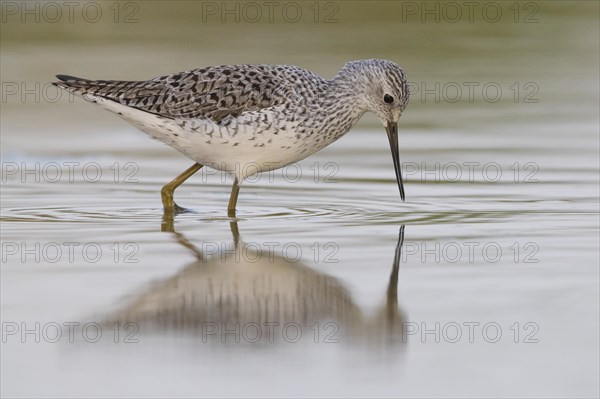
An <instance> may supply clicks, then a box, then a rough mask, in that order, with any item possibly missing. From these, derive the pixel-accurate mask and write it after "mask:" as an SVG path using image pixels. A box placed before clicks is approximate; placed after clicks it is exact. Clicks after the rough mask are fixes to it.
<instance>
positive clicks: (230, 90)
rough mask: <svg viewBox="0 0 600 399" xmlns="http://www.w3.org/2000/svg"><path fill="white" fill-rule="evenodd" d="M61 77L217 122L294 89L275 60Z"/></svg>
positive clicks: (125, 100)
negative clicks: (141, 77)
mask: <svg viewBox="0 0 600 399" xmlns="http://www.w3.org/2000/svg"><path fill="white" fill-rule="evenodd" d="M57 78H58V79H60V80H61V81H60V82H56V83H55V84H56V85H57V86H59V87H63V88H65V89H67V90H69V91H72V92H74V93H76V94H80V95H85V94H92V95H94V96H99V97H102V98H106V99H109V100H112V101H115V102H118V103H121V104H123V105H126V106H128V107H132V108H137V109H139V110H142V111H145V112H149V113H153V114H156V115H159V116H162V117H165V118H171V119H196V118H209V119H211V120H213V121H215V122H217V123H219V122H221V121H222V120H223V119H225V118H227V117H230V116H231V117H236V116H239V115H240V114H241V113H243V112H246V111H258V110H261V109H265V108H269V107H275V106H277V105H280V104H282V103H283V102H285V101H286V100H287V99H289V98H290V97H291V96H293V95H294V90H293V87H292V85H291V84H290V83H289V82H288V80H287V79H286V76H285V73H284V68H278V67H277V66H272V65H234V66H228V65H224V66H216V67H208V68H200V69H194V70H191V71H186V72H180V73H175V74H171V75H165V76H160V77H157V78H154V79H151V80H147V81H118V80H87V79H80V78H75V77H72V76H66V75H57Z"/></svg>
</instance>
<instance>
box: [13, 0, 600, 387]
mask: <svg viewBox="0 0 600 399" xmlns="http://www.w3.org/2000/svg"><path fill="white" fill-rule="evenodd" d="M140 4H141V7H140V12H141V14H140V23H139V25H136V26H134V27H121V26H119V27H118V28H117V29H116V31H115V33H114V35H115V36H114V37H112V36H111V37H109V36H110V35H109V34H108V33H106V32H104V33H103V32H102V31H101V29H100V27H98V26H96V27H94V28H93V29H92V31H91V32H87V31H86V30H85V29H84V28H86V27H85V26H80V25H81V24H80V25H78V24H73V26H71V25H68V24H63V25H60V26H63V29H64V32H70V31H73V30H74V31H77V32H79V33H80V36H78V38H72V39H66V38H65V37H63V36H61V35H63V34H64V33H60V34H59V33H57V30H56V26H49V25H48V24H46V25H43V24H40V25H36V26H22V25H19V24H12V25H10V24H8V25H7V26H3V35H2V81H3V82H21V81H25V82H28V83H29V84H34V83H35V82H42V83H43V82H47V81H48V80H50V79H51V75H52V74H54V73H72V74H75V75H77V74H81V75H86V74H87V75H92V76H100V75H101V74H103V75H107V77H115V78H119V77H123V78H140V77H147V76H146V75H148V77H149V76H152V75H158V74H161V73H163V72H172V71H176V70H179V69H185V68H186V67H188V66H200V65H205V64H215V63H228V62H232V63H234V62H285V63H296V64H301V65H303V66H305V67H308V68H311V69H314V70H315V71H317V72H319V73H322V74H323V75H326V76H331V75H332V74H333V73H334V72H335V70H336V69H337V68H338V67H339V66H340V65H341V64H342V63H343V62H344V61H346V60H349V59H354V58H368V57H381V58H390V59H394V60H396V61H398V62H400V63H401V64H403V65H404V66H405V67H406V68H407V70H408V73H409V78H410V79H411V80H412V81H413V82H414V83H415V87H416V88H419V87H420V86H419V85H421V84H422V83H424V82H425V84H427V85H428V86H427V87H435V84H436V82H441V86H443V85H444V84H447V83H448V82H455V83H458V84H459V85H460V86H462V87H466V86H464V82H478V83H480V85H481V86H483V85H485V84H486V83H489V82H495V83H497V84H498V85H499V86H500V87H501V89H502V90H503V93H504V94H503V96H502V98H501V99H500V100H499V101H497V102H492V101H489V98H488V99H486V98H484V96H483V95H481V93H479V95H476V98H475V99H474V101H469V99H468V98H465V97H464V96H465V95H466V91H465V93H464V95H463V97H462V98H461V99H460V101H458V102H451V101H448V97H444V95H443V94H440V100H439V101H436V99H435V98H434V96H429V97H427V96H426V97H424V98H423V97H421V96H420V93H418V92H417V93H415V94H413V97H412V100H411V104H410V105H409V107H408V109H407V111H406V115H405V116H403V118H402V119H401V121H400V153H401V158H402V162H403V168H404V173H405V176H406V181H405V187H406V190H407V200H406V202H404V203H402V202H401V201H400V199H399V195H398V192H397V187H396V186H395V183H394V171H393V166H392V162H391V158H390V155H389V149H388V144H387V139H386V137H385V133H384V130H383V128H382V127H380V126H378V125H377V121H375V119H374V118H373V117H367V118H365V119H364V120H363V121H362V122H361V123H360V124H359V126H357V127H356V128H355V129H354V130H353V131H352V132H351V133H349V134H348V135H347V136H346V137H344V138H342V139H341V140H340V141H338V142H337V143H335V144H334V145H332V146H330V147H329V148H327V149H325V150H323V151H322V152H320V153H318V154H316V155H315V156H313V157H310V158H308V159H306V160H304V161H303V162H301V163H300V164H298V165H297V166H296V167H291V168H287V169H285V170H284V171H276V172H274V173H273V174H272V175H262V176H259V178H257V179H256V181H254V182H249V183H247V184H245V185H244V186H243V187H242V191H241V194H240V200H239V202H238V220H237V223H232V222H231V220H230V219H229V218H227V217H226V216H225V214H226V212H225V208H226V203H227V199H228V196H229V187H230V183H231V180H230V179H229V178H228V177H225V176H221V175H220V174H218V173H216V172H211V171H202V173H200V172H199V173H198V175H196V176H194V177H192V178H191V179H190V180H189V181H188V182H187V183H186V184H185V185H184V186H182V187H181V188H180V189H179V190H178V191H177V192H176V201H177V202H178V203H179V204H180V205H182V206H185V207H186V208H188V210H189V212H187V213H184V214H180V215H177V217H175V218H174V220H172V219H171V218H169V217H165V215H163V212H162V209H161V202H160V194H159V191H160V187H161V186H162V185H163V184H164V183H166V182H168V181H169V180H170V179H172V178H173V177H174V176H175V175H177V174H178V173H180V172H181V171H182V170H184V169H185V168H186V167H188V166H190V165H191V163H190V161H189V160H186V159H185V158H183V157H182V156H180V155H179V154H177V153H176V152H175V151H173V150H171V149H169V148H167V147H166V146H164V145H162V144H160V143H156V142H153V141H151V140H149V139H148V138H147V137H145V136H144V134H143V133H140V132H137V131H135V129H134V128H132V127H129V126H128V125H127V124H125V123H124V122H121V121H120V120H118V119H117V118H114V117H112V116H110V115H108V114H107V113H106V112H104V111H102V110H100V109H96V108H94V107H92V106H91V105H89V104H86V103H84V102H83V101H79V100H74V101H71V100H70V99H68V98H66V97H64V98H61V99H60V101H58V102H50V101H43V100H41V101H34V100H32V99H26V100H25V101H22V100H21V98H20V97H10V98H8V100H7V101H6V102H5V101H3V107H2V165H3V171H2V179H3V180H2V207H1V212H2V231H1V239H2V243H3V244H2V269H1V272H2V279H1V288H2V322H3V341H2V394H3V395H4V396H21V397H22V396H67V397H69V396H82V395H83V396H116V395H118V396H157V397H158V396H211V397H212V396H228V397H231V396H296V397H297V396H325V395H335V396H371V397H372V396H405V397H415V396H417V397H431V396H434V395H437V396H444V397H448V396H460V397H464V396H477V397H480V396H485V397H490V396H496V397H497V396H521V397H524V396H536V397H567V396H569V397H597V396H598V394H599V391H598V374H599V371H600V370H599V364H598V352H599V350H600V348H599V345H598V334H599V320H598V319H599V317H598V314H599V296H598V284H599V278H598V277H599V273H598V258H599V254H598V241H599V200H598V195H599V180H598V179H599V165H598V145H599V144H598V140H599V139H598V36H597V32H598V20H597V18H596V17H595V16H594V15H596V16H597V14H598V6H597V4H594V3H584V2H581V3H577V7H572V8H565V5H564V4H562V5H561V3H560V2H540V3H538V4H539V6H540V14H539V23H537V24H532V25H523V24H512V23H511V24H509V23H504V24H500V25H494V24H487V23H485V22H482V21H479V22H476V23H473V24H468V23H467V24H458V25H453V24H435V23H433V24H421V23H416V22H414V23H405V24H401V23H398V21H396V20H395V19H394V18H392V17H391V16H390V15H392V14H393V12H396V11H398V10H395V9H394V8H393V7H394V5H393V3H391V4H390V3H379V5H380V6H382V7H388V11H389V12H383V13H378V12H376V11H373V10H372V9H371V8H368V9H367V8H362V9H361V5H360V4H359V3H357V4H354V5H352V6H349V5H346V6H344V4H350V3H341V5H340V17H339V18H340V22H339V24H335V25H330V26H324V25H318V26H317V25H306V24H305V25H302V26H292V27H290V26H288V25H289V24H288V25H286V24H279V25H277V24H275V26H271V25H269V24H263V25H252V26H249V25H248V24H246V25H244V24H240V25H235V24H231V25H227V27H231V30H232V31H231V32H228V33H227V34H225V35H223V37H222V38H220V39H218V41H217V42H216V43H211V42H207V41H206V40H204V39H202V38H200V37H195V36H194V38H193V39H190V41H189V42H181V41H178V38H183V37H184V36H185V35H186V32H188V33H189V32H195V31H194V29H198V31H199V32H206V33H214V32H221V31H223V29H224V26H223V25H222V24H207V25H205V26H198V25H194V23H193V22H194V21H193V20H192V21H190V20H188V19H191V17H189V16H184V15H179V14H178V18H180V19H181V20H180V21H179V22H180V26H181V27H182V28H181V31H180V32H172V31H171V30H169V29H168V28H170V27H173V26H175V25H174V24H175V22H174V21H172V20H169V19H168V18H167V17H169V15H165V16H164V20H162V19H160V16H156V15H155V14H157V13H160V12H161V8H160V7H163V8H164V5H162V6H161V4H162V2H156V4H158V5H157V6H155V7H158V8H156V9H154V8H151V7H150V6H146V7H145V8H144V7H143V5H144V4H149V3H140ZM382 4H383V5H382ZM179 6H181V7H182V8H181V9H182V10H184V9H185V7H191V6H190V5H189V4H188V5H187V6H186V5H185V4H183V3H181V4H179ZM362 7H364V6H362ZM390 7H391V8H390ZM561 7H562V8H561ZM173 9H176V7H175V8H173ZM394 10H395V11H394ZM165 12H166V11H165ZM363 12H365V13H366V12H371V13H374V15H377V16H378V18H379V20H377V19H374V21H375V22H373V23H372V24H371V25H370V24H368V23H367V22H364V21H363V22H361V21H362V20H361V19H360V18H358V17H357V16H356V15H360V14H361V13H363ZM390 13H392V14H390ZM594 13H595V14H594ZM183 14H185V13H183ZM374 18H375V17H374ZM398 18H399V17H398ZM377 21H379V22H377ZM155 27H161V28H164V29H165V32H166V31H168V32H171V33H169V34H166V36H164V37H163V40H162V41H157V42H156V43H155V46H153V47H152V52H150V53H147V55H144V54H138V53H137V52H136V49H137V47H136V46H142V47H143V48H146V49H149V48H150V47H151V46H150V44H149V40H152V39H153V38H154V39H156V38H158V37H159V36H160V32H155V29H154V28H155ZM309 28H310V29H309ZM157 31H160V30H157ZM25 32H28V34H24V33H25ZM44 32H50V33H48V34H49V35H50V36H49V37H46V38H45V39H43V37H44ZM85 32H87V33H85ZM134 32H137V34H138V36H136V35H135V34H133V33H134ZM140 32H141V33H140ZM274 32H279V33H280V35H279V36H274ZM299 32H300V33H302V34H304V35H305V36H304V37H305V38H306V42H302V43H299V42H298V41H297V40H294V39H293V38H295V37H297V35H298V34H300V33H299ZM347 32H358V33H360V34H362V35H364V37H363V38H362V40H359V39H357V43H356V45H354V46H352V45H350V44H349V43H348V42H347V41H346V40H343V37H344V34H345V33H347ZM142 33H143V34H142ZM19 34H20V35H19ZM326 34H327V35H329V36H328V37H330V38H331V41H324V40H323V39H322V37H323V35H326ZM52 35H56V37H54V36H52ZM240 35H247V37H250V38H253V39H256V40H258V39H260V40H265V41H266V42H267V43H270V44H271V45H272V48H273V50H272V51H267V50H261V51H263V53H260V52H259V53H257V52H254V51H250V50H248V49H247V48H245V46H247V45H248V43H245V42H243V43H237V44H235V46H237V47H235V48H234V49H235V50H236V51H237V50H238V49H239V50H240V51H238V52H237V53H236V54H233V53H234V52H235V51H234V50H232V48H231V46H234V43H235V38H236V37H237V38H239V37H240ZM398 37H401V38H402V40H399V39H398ZM121 39H123V40H121ZM286 39H287V40H290V41H291V44H290V45H289V46H288V47H285V46H283V45H281V44H280V43H281V41H282V40H286ZM44 40H47V41H50V43H44V42H43V41H44ZM228 46H229V47H228ZM267 47H268V46H267ZM82 48H87V49H88V51H87V52H83V53H82V52H81V51H79V50H80V49H82ZM194 48H195V50H194V51H193V52H191V49H194ZM334 48H335V49H336V50H337V52H336V53H335V55H332V51H333V49H334ZM25 49H26V50H27V51H25ZM89 49H92V50H94V51H89ZM198 49H200V50H198ZM244 49H245V50H244ZM277 49H281V52H280V53H278V54H279V55H277V56H275V55H273V52H277ZM244 51H245V52H244ZM42 60H43V61H42ZM107 60H108V61H107ZM107 63H108V64H110V65H114V67H113V70H111V71H107V68H106V65H107ZM86 71H87V72H86ZM108 75H110V76H108ZM102 77H104V76H102ZM515 82H516V83H517V85H518V87H519V89H520V90H521V91H520V94H519V98H518V99H517V100H516V101H515V98H514V89H511V88H510V87H511V85H513V84H514V83H515ZM527 83H533V84H534V86H527V87H525V85H526V84H527ZM532 88H533V89H536V90H537V91H536V90H533V89H532ZM534 91H535V94H531V93H533V92H534ZM525 94H531V95H532V96H533V97H531V99H534V100H538V101H536V102H525V101H524V98H523V95H525ZM70 165H72V168H71V166H70ZM57 166H58V167H57ZM25 168H27V169H28V170H32V172H29V173H24V169H25ZM36 168H37V169H36ZM98 168H99V169H98ZM98 170H100V174H98ZM57 171H58V172H59V173H61V174H60V175H57ZM129 322H131V323H132V324H127V323H129ZM36 323H39V329H40V332H39V334H38V335H39V338H40V339H39V341H40V342H39V343H38V342H36V333H35V332H34V333H29V334H25V335H23V334H22V333H23V331H22V329H25V328H27V329H29V330H35V328H36ZM64 323H79V326H77V327H73V330H72V331H71V334H69V328H68V327H67V326H66V325H65V324H64ZM86 323H97V324H90V325H88V327H87V329H86V330H85V331H82V327H83V326H84V325H85V324H86ZM115 323H116V324H115ZM57 325H58V326H59V327H60V331H61V332H62V336H61V337H58V338H56V339H54V338H55V336H56V331H57V328H56V326H57ZM14 329H18V331H16V332H15V333H14V334H12V333H11V331H13V330H14ZM98 330H100V331H101V332H102V336H101V337H97V338H96V335H97V334H96V333H97V331H98ZM69 335H73V341H74V342H69V341H70V340H69ZM96 339H97V340H98V342H95V343H92V342H91V341H95V340H96ZM53 340H55V341H58V342H55V343H53V342H51V341H53ZM238 340H239V341H240V342H236V341H238ZM115 341H117V342H116V343H115ZM255 341H256V342H255Z"/></svg>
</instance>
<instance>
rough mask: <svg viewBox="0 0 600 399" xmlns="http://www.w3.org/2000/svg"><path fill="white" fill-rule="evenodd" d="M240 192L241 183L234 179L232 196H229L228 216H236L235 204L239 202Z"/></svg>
mask: <svg viewBox="0 0 600 399" xmlns="http://www.w3.org/2000/svg"><path fill="white" fill-rule="evenodd" d="M239 193H240V185H239V183H238V180H237V179H235V180H234V181H233V187H232V188H231V196H230V197H229V204H228V205H227V216H229V217H230V218H234V217H235V205H236V204H237V199H238V194H239Z"/></svg>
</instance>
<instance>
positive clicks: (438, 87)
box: [407, 81, 540, 104]
mask: <svg viewBox="0 0 600 399" xmlns="http://www.w3.org/2000/svg"><path fill="white" fill-rule="evenodd" d="M407 85H408V91H409V93H410V101H411V102H420V103H435V104H438V103H452V104H453V103H458V102H467V103H475V102H485V103H497V102H499V101H510V102H513V103H519V104H537V103H539V102H540V98H539V92H540V86H539V84H538V83H537V82H533V81H528V82H510V83H500V82H493V81H485V82H477V81H469V82H457V81H453V82H448V81H446V82H432V81H427V82H424V81H422V82H408V83H407Z"/></svg>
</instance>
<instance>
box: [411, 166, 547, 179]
mask: <svg viewBox="0 0 600 399" xmlns="http://www.w3.org/2000/svg"><path fill="white" fill-rule="evenodd" d="M539 171H540V166H539V164H538V163H536V162H513V163H511V164H506V163H501V162H495V161H489V162H479V161H461V162H454V161H451V162H434V163H426V162H402V172H403V174H404V177H405V178H406V179H407V180H408V181H418V182H420V183H440V182H447V183H458V182H461V183H539V179H538V173H539Z"/></svg>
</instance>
